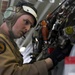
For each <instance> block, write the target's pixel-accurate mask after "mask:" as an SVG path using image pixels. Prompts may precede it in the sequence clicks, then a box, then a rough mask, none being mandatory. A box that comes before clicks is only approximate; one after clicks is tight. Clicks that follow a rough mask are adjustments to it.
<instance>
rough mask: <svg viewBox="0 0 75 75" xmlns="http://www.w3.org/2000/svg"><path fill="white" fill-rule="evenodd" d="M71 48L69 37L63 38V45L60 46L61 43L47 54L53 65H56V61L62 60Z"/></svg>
mask: <svg viewBox="0 0 75 75" xmlns="http://www.w3.org/2000/svg"><path fill="white" fill-rule="evenodd" d="M71 49H72V44H71V42H70V40H69V39H68V40H65V44H64V46H63V47H61V45H59V46H57V47H56V49H55V50H54V51H53V52H52V53H51V54H50V55H49V57H50V58H51V59H52V61H53V64H54V66H55V65H57V63H58V62H60V61H61V60H63V59H64V58H65V57H66V56H68V55H69V53H70V51H71Z"/></svg>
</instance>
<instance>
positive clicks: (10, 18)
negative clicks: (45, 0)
mask: <svg viewBox="0 0 75 75" xmlns="http://www.w3.org/2000/svg"><path fill="white" fill-rule="evenodd" d="M26 13H27V14H30V15H32V16H33V18H34V20H35V23H34V26H35V25H36V22H37V10H36V9H35V7H34V5H33V4H31V3H28V2H25V1H24V2H18V3H17V4H16V5H15V6H12V7H9V8H7V9H6V11H5V12H4V18H3V19H4V21H6V23H7V25H11V27H12V26H13V25H14V24H15V22H16V21H17V19H18V18H19V17H20V16H21V15H24V14H26Z"/></svg>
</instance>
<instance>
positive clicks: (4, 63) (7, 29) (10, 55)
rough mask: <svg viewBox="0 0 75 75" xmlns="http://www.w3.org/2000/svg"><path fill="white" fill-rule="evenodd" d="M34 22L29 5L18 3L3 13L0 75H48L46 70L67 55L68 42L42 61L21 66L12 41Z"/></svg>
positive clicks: (34, 17) (34, 23)
mask: <svg viewBox="0 0 75 75" xmlns="http://www.w3.org/2000/svg"><path fill="white" fill-rule="evenodd" d="M36 21H37V13H36V9H35V8H34V6H33V5H32V4H31V3H26V2H23V3H19V4H17V5H16V6H14V7H9V8H8V9H7V10H6V12H5V13H4V23H3V24H2V25H1V27H0V75H48V70H49V69H52V67H54V66H55V65H57V63H58V62H60V61H61V60H62V59H64V58H65V56H67V55H68V54H69V52H70V49H71V47H72V45H71V44H70V42H68V45H67V44H66V47H65V48H64V49H61V48H60V47H57V49H56V50H54V52H53V53H52V54H51V55H49V57H48V58H46V59H44V60H41V61H36V62H34V63H33V64H23V59H22V55H21V54H20V52H19V48H18V47H17V45H16V43H15V42H14V39H17V38H20V37H22V36H24V34H25V33H27V32H28V31H29V30H30V28H31V27H34V26H35V25H36Z"/></svg>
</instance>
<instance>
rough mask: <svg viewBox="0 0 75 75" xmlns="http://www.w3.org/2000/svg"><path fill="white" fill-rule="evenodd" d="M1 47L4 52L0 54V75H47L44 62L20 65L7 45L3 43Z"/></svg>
mask: <svg viewBox="0 0 75 75" xmlns="http://www.w3.org/2000/svg"><path fill="white" fill-rule="evenodd" d="M2 42H3V41H2ZM2 47H3V49H5V50H4V51H3V52H2V53H0V75H48V71H47V66H46V63H45V61H44V60H41V61H37V62H35V63H33V64H23V65H21V64H20V63H19V62H17V61H16V60H17V59H16V57H15V56H14V54H13V53H12V51H11V50H10V48H9V47H8V46H7V44H5V43H4V42H3V46H2ZM0 48H1V47H0Z"/></svg>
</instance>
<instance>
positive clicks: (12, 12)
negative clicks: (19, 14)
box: [3, 7, 16, 20]
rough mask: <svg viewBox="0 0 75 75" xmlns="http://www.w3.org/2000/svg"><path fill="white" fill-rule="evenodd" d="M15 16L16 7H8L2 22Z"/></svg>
mask: <svg viewBox="0 0 75 75" xmlns="http://www.w3.org/2000/svg"><path fill="white" fill-rule="evenodd" d="M15 14H16V7H9V8H7V9H6V11H5V12H4V17H3V19H4V20H11V19H12V18H13V17H14V16H15Z"/></svg>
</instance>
